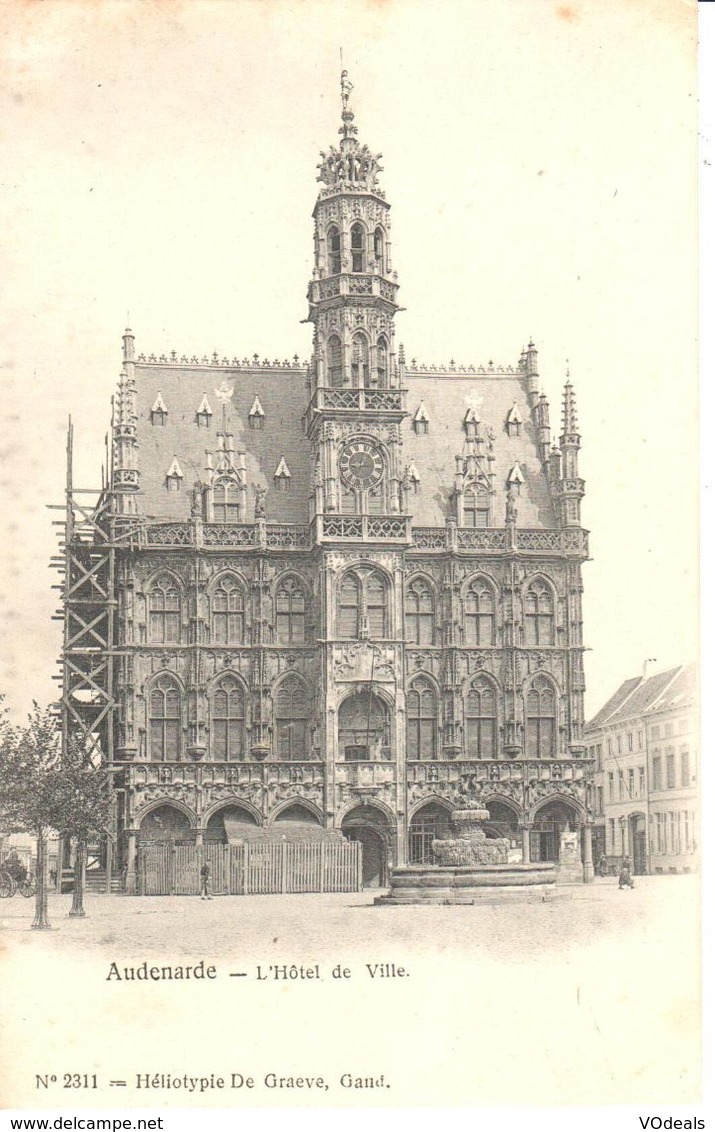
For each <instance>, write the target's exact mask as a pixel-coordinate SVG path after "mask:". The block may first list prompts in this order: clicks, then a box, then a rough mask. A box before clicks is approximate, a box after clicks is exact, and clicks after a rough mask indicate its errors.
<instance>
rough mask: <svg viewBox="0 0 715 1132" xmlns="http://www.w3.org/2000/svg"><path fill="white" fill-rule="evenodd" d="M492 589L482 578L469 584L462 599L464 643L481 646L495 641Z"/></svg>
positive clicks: (468, 645)
mask: <svg viewBox="0 0 715 1132" xmlns="http://www.w3.org/2000/svg"><path fill="white" fill-rule="evenodd" d="M494 604H495V603H494V591H493V590H492V588H491V586H489V585H488V583H487V582H485V581H484V580H483V579H482V578H476V579H475V580H474V581H473V582H472V584H471V585H470V587H469V589H468V591H467V596H466V598H465V601H464V643H465V645H466V646H467V647H468V648H469V647H472V648H476V647H478V648H483V647H484V646H488V645H493V644H494V643H495V640H496V637H495V616H494Z"/></svg>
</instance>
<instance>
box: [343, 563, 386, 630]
mask: <svg viewBox="0 0 715 1132" xmlns="http://www.w3.org/2000/svg"><path fill="white" fill-rule="evenodd" d="M387 599H388V589H387V583H386V582H385V580H384V579H383V578H382V576H381V575H380V574H378V573H377V572H376V571H375V572H373V573H371V574H368V575H367V576H364V575H363V576H362V577H358V575H357V574H354V573H353V572H352V571H351V572H350V573H348V574H345V576H344V577H343V578H342V580H341V582H340V586H339V589H338V636H339V637H342V638H343V639H346V638H347V639H353V640H354V639H355V638H356V637H359V636H361V628H362V627H363V625H366V626H367V636H369V637H370V638H372V639H380V638H384V637H386V636H387V632H388V612H387ZM363 618H364V620H363Z"/></svg>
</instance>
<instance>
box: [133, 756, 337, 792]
mask: <svg viewBox="0 0 715 1132" xmlns="http://www.w3.org/2000/svg"><path fill="white" fill-rule="evenodd" d="M128 772H129V784H130V785H131V786H133V787H142V786H179V785H189V786H191V785H193V786H196V787H197V788H201V787H202V786H214V785H218V786H236V787H243V786H255V785H259V786H271V785H275V784H278V785H283V784H287V783H293V782H295V783H298V782H300V783H303V784H304V785H306V786H322V785H323V783H324V781H325V771H324V767H323V764H322V763H319V762H280V763H277V762H265V763H257V762H230V763H224V762H221V763H215V762H196V763H193V762H183V763H137V764H130V765H129V767H128Z"/></svg>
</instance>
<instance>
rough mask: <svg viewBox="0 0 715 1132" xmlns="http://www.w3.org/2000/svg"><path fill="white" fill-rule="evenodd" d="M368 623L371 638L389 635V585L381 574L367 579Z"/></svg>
mask: <svg viewBox="0 0 715 1132" xmlns="http://www.w3.org/2000/svg"><path fill="white" fill-rule="evenodd" d="M366 591H367V623H368V633H369V636H370V637H371V638H375V637H386V636H387V586H386V585H385V583H384V581H383V580H382V578H381V577H380V575H379V574H370V576H369V578H368V579H367V585H366Z"/></svg>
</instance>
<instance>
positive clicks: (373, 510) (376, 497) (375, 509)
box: [367, 486, 385, 515]
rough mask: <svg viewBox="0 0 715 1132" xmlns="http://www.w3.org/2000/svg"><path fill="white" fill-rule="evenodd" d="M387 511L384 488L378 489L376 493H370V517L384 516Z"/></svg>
mask: <svg viewBox="0 0 715 1132" xmlns="http://www.w3.org/2000/svg"><path fill="white" fill-rule="evenodd" d="M384 511H385V505H384V500H383V496H382V487H381V486H379V487H376V488H375V490H374V491H370V492H368V496H367V513H368V515H382V514H384Z"/></svg>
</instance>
